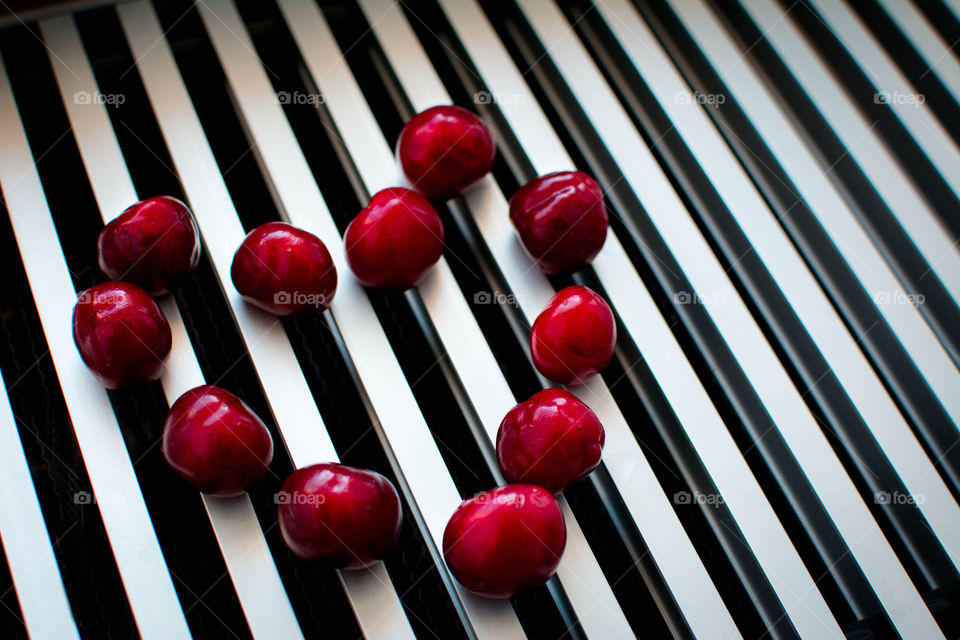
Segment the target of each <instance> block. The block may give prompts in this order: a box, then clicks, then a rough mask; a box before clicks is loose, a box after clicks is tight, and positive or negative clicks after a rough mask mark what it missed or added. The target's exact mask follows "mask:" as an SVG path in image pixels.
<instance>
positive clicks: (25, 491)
mask: <svg viewBox="0 0 960 640" xmlns="http://www.w3.org/2000/svg"><path fill="white" fill-rule="evenodd" d="M0 385H2V386H3V387H4V389H6V383H4V382H3V377H2V376H0ZM0 395H2V398H0V405H2V406H0V474H2V477H0V539H2V540H3V551H4V553H5V554H6V556H7V564H8V565H9V567H10V577H11V578H12V579H13V586H14V588H15V589H16V592H17V600H18V601H19V602H20V613H22V614H23V622H24V625H25V626H26V628H27V633H28V634H30V637H31V638H34V639H35V640H37V639H40V638H44V639H49V640H59V639H60V638H79V637H80V636H79V635H78V633H77V624H76V622H74V620H73V613H72V611H71V609H70V603H69V602H68V601H67V594H66V591H64V589H63V581H62V580H61V579H60V569H59V567H58V566H57V558H56V556H55V555H54V552H53V546H52V545H51V544H50V536H49V534H48V532H47V526H46V524H44V521H43V512H42V511H41V509H40V502H39V501H38V499H37V492H36V490H35V489H34V487H33V479H32V478H31V476H30V468H29V467H28V466H27V459H26V457H25V456H24V454H23V447H22V446H21V444H20V434H19V432H18V431H17V423H16V420H15V418H14V416H13V411H12V410H11V408H10V403H9V401H8V399H7V396H6V394H5V393H2V394H0ZM24 428H25V429H32V427H31V426H29V425H24ZM62 533H63V534H66V533H69V529H67V530H66V531H65V532H62Z"/></svg>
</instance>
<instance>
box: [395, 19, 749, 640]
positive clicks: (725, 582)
mask: <svg viewBox="0 0 960 640" xmlns="http://www.w3.org/2000/svg"><path fill="white" fill-rule="evenodd" d="M410 13H414V12H413V11H411V12H410ZM415 13H416V14H417V15H416V16H414V17H412V18H411V20H410V21H411V23H412V24H413V25H414V27H415V28H417V29H419V30H420V31H421V39H422V40H423V42H424V45H425V46H426V47H427V48H428V50H430V49H433V51H429V52H430V53H431V55H433V56H434V64H435V66H437V67H438V68H440V67H441V64H442V61H443V59H444V58H445V57H449V61H450V62H451V63H452V66H453V67H454V68H456V67H457V66H458V65H461V64H462V62H461V61H462V60H465V59H466V56H465V55H464V54H463V53H462V52H461V51H459V50H457V49H454V50H453V51H452V52H451V51H450V47H451V44H450V42H449V41H448V40H447V38H446V36H447V33H449V32H448V31H447V29H448V27H447V26H446V25H445V24H444V22H443V20H442V19H441V18H440V17H439V16H429V15H426V12H425V10H424V9H423V8H421V7H419V6H418V7H417V9H416V12H415ZM420 20H426V21H427V22H428V24H426V25H424V26H423V27H422V29H421V28H419V27H418V23H419V22H420ZM436 39H440V41H441V43H440V44H438V43H437V42H436ZM508 44H509V43H508ZM438 61H439V62H438ZM520 66H521V69H526V68H527V66H526V65H523V64H521V65H520ZM452 76H453V77H454V78H456V79H457V80H462V81H464V82H465V83H468V84H469V88H468V91H467V92H466V93H467V95H473V94H474V93H475V92H477V91H480V90H483V89H485V88H484V87H482V86H479V85H478V84H476V76H475V75H474V74H473V73H472V72H471V71H470V70H469V69H461V70H459V71H456V72H455V73H453V74H452ZM451 82H452V80H451ZM534 89H535V90H536V87H534ZM543 102H544V100H543V99H541V103H543ZM481 109H482V105H481ZM493 123H494V128H495V129H496V128H497V126H498V125H497V120H496V119H493ZM501 133H503V132H501V131H500V130H497V135H498V138H499V139H501V140H506V141H509V140H510V139H511V138H512V136H509V135H501ZM509 144H510V143H509V142H503V143H502V146H509ZM571 151H572V152H573V153H574V154H576V149H571ZM504 155H507V156H510V157H511V163H510V164H511V165H514V166H517V167H520V168H521V170H522V169H523V168H524V165H525V164H526V165H527V166H529V163H525V162H524V161H525V158H523V152H522V150H521V149H519V148H515V149H512V150H507V151H506V152H505V154H504ZM514 158H521V159H522V160H523V161H519V162H517V161H514V160H513V159H514ZM531 175H532V171H529V172H528V173H526V175H519V176H511V181H512V182H516V181H523V180H526V179H527V178H529V177H531ZM498 178H499V176H498ZM507 193H508V195H509V193H510V191H509V190H507ZM592 284H594V286H597V285H596V284H595V283H592ZM627 362H628V363H630V364H635V363H636V362H637V358H633V359H629V360H628V361H627ZM635 366H636V367H640V366H642V364H636V365H635ZM608 382H609V383H610V384H611V385H617V384H619V382H618V378H614V379H611V380H609V381H608ZM621 382H622V381H621ZM629 386H630V385H628V384H626V383H623V384H622V385H621V386H620V389H625V388H629ZM617 391H618V387H617V386H614V393H615V394H616V393H617ZM631 393H632V392H631ZM655 393H656V394H658V393H659V391H658V390H657V391H656V392H655ZM633 395H635V394H633ZM620 403H621V406H623V401H622V400H621V401H620ZM633 406H642V405H639V404H637V403H636V402H635V404H634V405H633ZM663 406H664V407H666V404H665V403H664V404H663ZM648 410H651V409H649V408H648ZM651 411H652V410H651ZM625 413H626V411H625ZM644 413H646V411H644ZM666 414H668V415H670V418H671V419H672V418H673V416H672V413H670V412H669V409H666ZM627 415H628V419H630V417H629V416H630V415H637V414H627ZM674 422H675V420H674ZM633 426H634V428H635V429H636V428H637V426H639V425H637V424H636V423H635V424H634V425H633ZM645 427H646V425H643V426H642V427H641V429H640V430H639V431H635V432H637V433H638V434H639V435H640V439H641V441H642V442H643V444H644V445H645V447H647V446H649V445H648V443H649V439H650V437H651V436H650V433H649V431H648V430H646V429H645ZM677 432H680V433H682V431H679V430H677V429H674V433H677ZM681 439H683V438H681ZM658 446H659V447H663V450H664V453H663V454H662V455H653V456H648V457H649V458H650V459H651V461H653V464H654V465H655V472H657V473H658V474H660V475H661V477H660V479H661V482H663V483H664V486H665V487H669V486H670V485H671V484H672V483H676V482H679V478H680V474H679V472H673V471H665V467H663V466H661V464H660V462H661V461H662V460H671V462H670V463H669V464H670V465H674V464H675V462H673V461H672V458H671V455H670V453H669V450H668V449H667V448H666V447H664V446H663V444H662V443H661V444H658ZM687 447H688V448H689V444H687ZM671 476H672V478H671ZM680 484H681V485H682V486H683V487H684V490H689V487H688V486H687V485H686V484H685V482H681V483H680ZM677 490H680V489H677ZM707 490H709V489H705V491H707ZM668 494H669V492H668ZM680 511H681V513H680V517H681V519H682V520H686V521H687V528H688V533H689V534H690V535H691V536H692V537H694V540H695V545H696V546H697V547H698V549H704V557H707V558H709V559H708V562H710V563H712V568H713V569H714V571H716V569H717V567H718V562H717V559H718V558H719V559H721V560H720V562H721V563H722V562H728V559H726V558H725V555H724V553H723V551H722V550H720V549H718V548H717V547H716V545H717V542H716V540H715V539H712V540H710V538H712V537H713V534H712V533H711V532H710V529H709V527H708V526H706V525H705V522H704V521H703V520H702V518H703V515H702V514H701V513H700V512H699V511H697V510H691V511H690V512H686V510H684V509H681V510H680ZM698 519H699V521H698ZM691 520H693V521H698V525H696V526H692V527H691V526H689V523H690V521H691ZM699 522H704V525H702V526H701V525H699ZM719 526H720V525H718V527H719ZM737 546H739V547H742V543H740V542H737ZM714 549H716V551H714ZM735 576H736V574H735V573H733V572H732V571H730V572H729V573H726V574H724V576H723V578H724V579H720V580H717V584H718V587H719V588H720V589H722V590H727V591H728V592H729V591H737V595H736V596H735V597H731V598H729V602H728V603H727V604H728V606H730V607H740V608H745V609H751V608H752V605H751V604H750V599H749V597H747V596H746V595H745V594H744V593H743V591H742V585H741V584H740V582H739V580H738V579H737V578H736V577H735ZM752 615H754V616H756V614H755V612H754V613H753V614H752ZM756 624H757V626H756V629H761V631H759V632H760V633H762V624H760V623H759V620H757V622H756ZM748 635H749V634H748Z"/></svg>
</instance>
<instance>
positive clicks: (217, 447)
mask: <svg viewBox="0 0 960 640" xmlns="http://www.w3.org/2000/svg"><path fill="white" fill-rule="evenodd" d="M161 446H162V449H163V457H164V458H166V460H167V464H169V465H170V467H171V468H172V469H173V470H174V471H176V472H177V474H179V475H180V477H182V478H183V479H184V480H186V481H187V482H189V483H190V484H192V485H193V486H194V487H196V488H197V489H199V490H200V491H202V492H204V493H207V494H210V495H214V496H217V497H221V498H230V497H234V496H239V495H242V494H243V492H244V491H246V490H247V489H248V488H249V487H250V485H252V484H253V483H254V482H256V481H257V480H259V479H260V478H262V477H263V476H264V475H266V473H267V470H268V469H269V468H270V462H271V461H272V460H273V438H271V437H270V432H269V431H268V430H267V427H266V426H265V425H264V424H263V422H262V421H261V420H260V418H258V417H257V414H255V413H254V412H253V410H252V409H250V407H248V406H247V405H246V404H244V402H243V400H241V399H240V398H238V397H237V396H235V395H233V394H232V393H230V392H229V391H227V390H226V389H221V388H220V387H215V386H213V385H203V386H200V387H195V388H193V389H190V390H189V391H187V392H186V393H184V394H183V395H182V396H180V397H179V398H178V399H177V401H176V402H174V403H173V406H172V407H170V411H169V413H167V419H166V421H165V422H164V423H163V441H162V445H161Z"/></svg>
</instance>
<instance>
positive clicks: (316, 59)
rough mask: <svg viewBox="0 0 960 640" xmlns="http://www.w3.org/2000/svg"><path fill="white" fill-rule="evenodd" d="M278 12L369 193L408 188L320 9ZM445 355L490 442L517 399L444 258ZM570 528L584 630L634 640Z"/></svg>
mask: <svg viewBox="0 0 960 640" xmlns="http://www.w3.org/2000/svg"><path fill="white" fill-rule="evenodd" d="M280 9H281V11H282V12H283V14H284V17H285V19H286V22H287V25H288V26H289V27H290V30H291V32H292V33H293V36H294V39H295V40H296V42H297V45H298V46H299V48H300V51H301V52H302V53H303V56H304V60H305V62H306V64H307V69H308V70H309V71H310V73H311V74H312V76H313V78H314V79H315V81H316V82H317V83H318V85H319V88H320V90H321V92H322V93H323V95H324V96H325V100H324V104H325V105H326V106H327V108H328V109H329V110H330V112H331V114H332V115H333V119H334V121H335V123H336V125H337V129H338V131H339V133H340V135H341V137H342V138H343V141H344V143H345V145H346V146H347V148H348V149H349V150H350V153H351V155H352V156H353V157H354V159H355V160H356V163H355V164H356V166H357V169H358V171H359V172H360V174H361V175H362V177H363V181H364V183H365V185H366V189H367V191H368V192H369V193H374V192H376V191H379V190H380V189H384V188H387V187H391V186H396V185H398V184H406V181H405V180H404V179H403V176H402V172H400V171H399V170H398V167H397V162H396V160H395V159H394V156H393V153H392V151H391V149H390V146H389V144H388V143H387V141H386V140H385V139H384V138H383V136H382V135H381V134H380V133H379V127H378V126H377V121H376V119H375V118H374V116H373V113H372V112H371V111H370V108H369V106H368V105H367V103H366V101H365V100H364V98H363V94H362V93H361V91H360V87H359V86H357V83H356V80H355V79H354V78H353V76H352V74H351V72H350V69H349V68H348V66H347V64H346V60H345V59H344V58H343V54H342V53H341V51H340V49H339V48H338V47H337V44H336V42H335V41H334V39H333V35H332V33H331V32H330V28H329V27H328V25H327V23H326V21H325V20H324V19H323V17H322V15H321V13H320V10H319V8H318V7H317V6H316V5H315V4H313V3H303V2H297V1H296V0H294V1H289V0H280ZM418 291H419V293H420V296H421V298H422V299H423V302H424V305H425V306H426V308H427V311H428V313H429V315H430V319H431V321H432V323H433V325H434V327H435V328H436V330H437V332H438V334H439V335H440V338H441V340H442V341H443V347H444V350H445V351H446V352H447V355H448V356H449V357H450V360H451V361H452V363H453V365H454V367H455V369H456V370H457V375H458V376H459V378H460V380H461V381H462V383H463V385H464V388H465V389H466V391H467V393H468V395H469V396H470V401H471V403H472V404H473V407H474V409H475V410H476V411H477V414H478V415H479V416H480V419H481V422H482V423H483V427H484V429H485V430H486V432H487V435H488V436H489V438H490V441H491V442H494V441H495V440H496V435H497V429H498V427H499V425H500V421H501V419H502V418H503V416H504V415H505V414H506V412H507V411H509V410H510V409H511V408H512V407H513V405H514V404H516V401H517V399H516V398H515V397H514V395H513V393H512V392H511V391H510V387H509V386H508V385H507V381H506V379H505V378H504V377H503V374H502V372H501V371H500V368H499V366H498V365H497V362H496V359H495V358H494V355H493V352H492V351H491V350H490V347H489V346H488V345H487V342H486V340H485V339H484V337H483V334H482V333H481V331H480V327H479V325H478V324H477V322H476V320H475V319H474V318H473V315H472V313H471V312H470V309H469V307H468V306H467V302H466V300H465V299H464V298H463V294H462V292H461V291H460V289H459V287H458V285H457V282H456V280H455V278H454V276H453V272H452V271H451V270H450V267H449V266H448V265H447V262H446V259H445V258H441V259H440V261H439V262H438V264H437V265H436V266H435V267H434V269H433V271H432V272H431V274H430V275H429V276H428V278H427V279H426V280H425V281H424V282H423V283H422V284H421V285H420V286H419V287H418ZM559 502H560V505H561V508H562V509H563V512H564V518H565V520H566V523H567V546H566V550H565V551H564V554H563V559H562V561H561V564H560V567H559V570H558V575H559V577H560V581H561V582H562V584H563V587H564V590H565V591H566V592H567V594H568V595H569V597H570V600H571V602H572V603H573V606H574V609H575V610H576V612H577V615H578V618H579V619H580V622H581V624H582V625H583V628H584V631H585V632H586V633H587V635H588V636H590V637H597V638H600V637H611V638H628V637H631V636H632V635H633V632H632V631H631V629H630V625H629V624H628V623H627V619H626V617H625V616H624V614H623V611H622V610H621V609H620V607H619V605H618V604H617V600H616V598H615V596H614V595H613V591H612V590H611V588H610V585H609V584H608V583H607V580H606V578H605V577H604V575H603V572H602V570H601V569H600V566H599V564H598V563H597V560H596V558H595V557H594V555H593V552H592V551H591V550H590V546H589V544H588V543H587V540H586V538H585V537H584V535H583V532H582V530H581V529H580V526H579V525H578V524H577V521H576V518H575V517H574V515H573V512H572V511H571V510H570V507H569V505H568V504H567V502H566V500H565V499H564V498H563V497H562V496H561V497H560V499H559Z"/></svg>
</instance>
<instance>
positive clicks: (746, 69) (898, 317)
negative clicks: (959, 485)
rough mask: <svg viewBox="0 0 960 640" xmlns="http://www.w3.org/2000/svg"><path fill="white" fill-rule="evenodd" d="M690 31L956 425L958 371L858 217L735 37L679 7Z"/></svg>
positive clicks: (708, 17) (688, 6) (692, 7)
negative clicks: (701, 40) (745, 57)
mask: <svg viewBox="0 0 960 640" xmlns="http://www.w3.org/2000/svg"><path fill="white" fill-rule="evenodd" d="M678 6H679V7H680V9H682V11H683V13H684V15H685V16H687V20H686V21H688V22H689V23H690V25H691V28H696V29H697V30H698V31H697V32H698V33H702V34H704V35H710V36H711V38H713V39H712V40H710V41H708V42H704V43H703V45H704V48H705V49H706V50H705V51H704V53H705V54H707V55H708V57H709V58H711V60H713V66H714V68H716V69H723V70H724V71H723V73H722V79H723V80H724V82H725V83H726V85H727V87H728V88H729V90H730V91H731V92H732V93H733V94H735V97H737V98H738V101H739V104H740V106H741V108H742V109H743V110H744V112H745V113H746V114H747V116H748V117H749V118H750V119H751V121H752V122H753V123H754V125H755V126H756V127H757V130H758V132H759V133H760V135H762V136H763V138H764V142H765V143H766V144H767V145H768V146H769V147H770V150H771V151H772V152H773V154H774V155H775V156H776V157H777V159H778V161H779V162H780V164H781V166H782V167H783V168H784V170H785V171H786V172H787V174H788V176H789V177H790V179H791V181H792V182H793V184H794V185H795V186H796V187H797V189H798V191H799V195H800V196H801V197H802V198H803V199H804V201H805V202H806V204H807V205H808V206H809V207H810V210H811V211H812V212H813V213H814V215H815V216H816V217H817V219H818V220H819V222H820V224H821V225H822V226H823V228H824V229H825V230H826V232H827V233H828V234H829V235H830V237H831V238H832V239H833V241H834V244H835V246H836V248H837V250H838V251H839V252H840V253H841V255H842V256H843V257H844V259H845V260H846V262H847V264H849V265H850V268H851V269H852V270H853V271H854V273H855V274H856V276H857V278H858V279H859V280H860V282H861V284H862V285H863V287H864V289H866V291H867V292H868V293H869V294H870V295H871V297H873V299H874V300H875V301H877V308H878V310H879V311H880V313H881V315H882V316H883V317H884V319H885V320H886V321H887V323H888V324H889V325H890V328H891V329H892V330H893V331H894V333H896V334H897V337H898V338H899V339H900V342H901V343H902V345H903V347H904V349H905V350H906V352H907V353H908V354H909V355H910V357H911V359H912V360H913V362H914V363H915V364H916V366H917V368H918V369H919V370H920V372H921V373H922V374H923V377H924V378H925V379H926V382H927V384H928V385H930V388H931V389H932V390H933V392H934V393H935V394H936V396H937V398H938V400H939V401H940V403H941V404H942V405H943V407H944V409H945V410H946V412H947V414H948V415H949V416H950V418H951V419H952V420H953V422H954V424H956V425H960V393H957V390H958V389H960V371H957V369H956V367H955V366H954V364H953V361H952V360H951V358H950V355H948V354H947V353H946V351H944V346H943V345H942V344H941V343H940V341H939V340H937V337H936V336H935V335H934V333H933V331H932V330H931V329H930V327H929V325H927V323H926V322H925V321H924V319H923V316H922V315H921V314H920V312H919V311H918V310H917V308H916V307H915V306H914V304H913V303H912V300H913V299H912V298H911V297H910V296H909V295H908V294H907V292H906V291H905V290H904V289H903V287H902V286H901V285H900V283H899V282H898V281H897V278H896V276H895V275H894V274H893V272H892V271H891V270H890V268H889V266H888V265H887V264H886V263H885V262H884V260H883V257H882V256H881V255H880V253H879V252H878V251H877V248H876V246H874V244H873V243H872V242H871V240H870V238H869V237H868V236H867V234H866V232H865V231H864V230H863V228H862V227H861V226H860V225H859V224H858V223H857V221H856V217H855V215H854V214H853V212H852V211H850V208H849V207H848V206H847V204H846V202H845V201H844V200H843V198H842V197H841V195H840V194H839V193H838V192H837V190H836V188H835V187H834V186H833V184H832V183H831V182H830V181H829V180H828V179H827V178H826V177H825V176H824V174H823V171H822V170H821V167H820V166H819V164H818V163H817V161H816V159H815V158H814V156H813V155H812V153H811V152H810V150H809V149H808V148H807V146H806V144H805V143H804V142H803V138H802V136H801V134H799V133H798V132H797V131H796V129H795V128H794V127H793V126H792V125H791V124H790V122H789V119H788V118H787V117H786V116H785V115H784V113H783V111H782V110H781V108H780V107H779V105H777V104H776V103H775V101H774V100H773V98H772V96H771V95H770V93H769V92H768V91H767V89H766V88H765V87H764V86H763V84H762V83H761V82H760V79H759V78H758V77H757V75H756V73H755V72H754V71H753V69H752V68H751V67H750V65H749V64H748V63H747V62H746V61H745V60H743V58H742V54H741V52H740V50H739V48H738V47H736V45H735V44H734V43H733V41H732V39H730V38H729V36H728V35H727V34H726V33H725V32H723V31H722V29H721V27H720V25H719V22H718V21H717V20H716V18H715V17H714V16H713V14H712V13H711V12H709V11H708V10H706V9H704V10H703V11H700V8H701V7H702V5H701V4H699V3H681V4H678Z"/></svg>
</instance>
